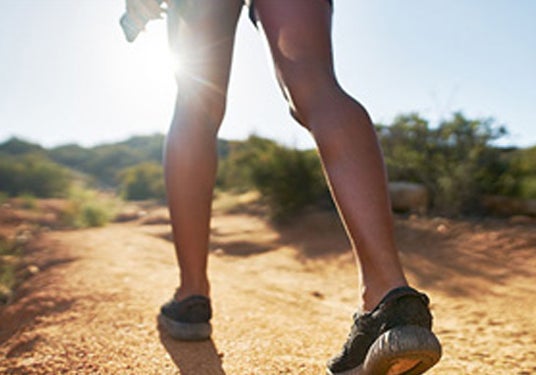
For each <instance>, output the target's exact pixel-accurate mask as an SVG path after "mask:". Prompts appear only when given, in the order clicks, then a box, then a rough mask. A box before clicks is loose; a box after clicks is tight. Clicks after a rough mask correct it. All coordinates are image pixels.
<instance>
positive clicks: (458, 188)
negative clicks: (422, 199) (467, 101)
mask: <svg viewBox="0 0 536 375" xmlns="http://www.w3.org/2000/svg"><path fill="white" fill-rule="evenodd" d="M505 133H506V131H505V129H504V128H502V127H496V126H495V125H494V122H493V120H491V119H479V120H469V119H467V118H465V117H464V116H463V115H462V114H461V113H455V114H454V115H453V117H452V118H451V119H450V120H446V121H443V122H442V123H440V124H439V126H438V127H437V128H436V129H431V128H430V127H429V125H428V122H427V121H426V120H424V119H422V118H420V117H419V116H418V115H416V114H410V115H404V116H399V117H398V118H396V119H395V121H394V122H393V124H392V125H391V126H389V127H380V128H379V134H380V140H381V143H382V147H383V150H384V155H385V160H386V165H387V169H388V172H389V176H390V179H391V180H406V181H411V182H418V183H423V184H424V185H425V186H426V187H427V188H428V190H429V191H430V193H431V196H432V206H433V207H432V208H433V209H435V210H436V211H439V212H441V213H443V214H447V215H457V214H460V213H474V212H476V211H477V210H479V209H480V207H479V201H480V200H479V197H480V196H481V195H482V194H485V193H486V194H495V193H497V192H500V191H502V190H505V183H507V182H508V179H507V178H506V171H507V164H506V163H505V162H504V160H503V158H502V156H501V151H500V150H499V149H498V148H496V147H493V146H492V145H491V142H492V141H494V140H496V139H498V138H500V137H501V136H502V135H504V134H505Z"/></svg>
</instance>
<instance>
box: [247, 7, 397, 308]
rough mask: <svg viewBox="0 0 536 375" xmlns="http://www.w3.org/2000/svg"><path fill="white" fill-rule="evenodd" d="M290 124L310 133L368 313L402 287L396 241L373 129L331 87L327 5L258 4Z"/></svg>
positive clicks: (335, 86) (357, 108) (356, 106)
mask: <svg viewBox="0 0 536 375" xmlns="http://www.w3.org/2000/svg"><path fill="white" fill-rule="evenodd" d="M255 6H256V12H257V16H258V20H259V22H260V27H261V28H262V30H263V31H264V34H265V36H266V38H267V40H268V43H269V46H270V50H271V53H272V57H273V60H274V64H275V69H276V74H277V76H278V79H279V81H280V83H281V86H282V89H283V91H284V94H285V96H286V97H287V100H288V101H289V103H290V107H291V111H292V113H293V115H294V117H295V118H296V119H297V120H298V121H299V122H300V123H301V124H302V125H303V126H305V127H306V128H307V129H309V130H310V132H311V133H312V135H313V137H314V139H315V141H316V143H317V146H318V149H319V153H320V157H321V160H322V163H323V166H324V169H325V172H326V175H327V178H328V181H329V183H330V187H331V190H332V194H333V196H334V198H335V201H336V202H337V206H338V209H339V212H340V214H341V217H342V219H343V221H344V224H345V226H346V229H347V232H348V234H349V237H350V238H351V241H352V244H353V246H354V249H355V251H356V255H357V258H358V260H359V266H360V275H361V279H362V288H363V290H362V292H363V304H364V308H365V309H372V308H373V307H375V306H376V305H377V304H378V302H380V300H381V298H382V297H383V296H385V294H386V293H387V292H388V291H390V290H392V289H393V288H396V287H399V286H405V285H407V283H406V279H405V277H404V273H403V271H402V267H401V265H400V261H399V258H398V253H397V248H396V246H395V243H394V239H393V223H392V217H391V209H390V203H389V196H388V192H387V183H386V174H385V168H384V165H383V160H382V155H381V151H380V148H379V145H378V141H377V139H376V133H375V131H374V127H373V125H372V122H371V120H370V118H369V116H368V114H367V112H366V111H365V109H364V108H363V107H362V106H361V105H360V104H359V103H358V102H356V101H355V100H354V99H352V98H351V97H350V96H348V95H347V94H346V93H345V92H344V91H343V90H342V89H341V87H340V86H339V84H338V82H337V81H336V78H335V74H334V71H333V61H332V47H331V8H330V5H329V2H328V1H327V0H292V1H289V0H256V2H255Z"/></svg>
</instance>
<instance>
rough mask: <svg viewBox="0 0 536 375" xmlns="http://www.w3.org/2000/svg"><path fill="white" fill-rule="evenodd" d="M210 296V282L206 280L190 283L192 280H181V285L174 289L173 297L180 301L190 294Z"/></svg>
mask: <svg viewBox="0 0 536 375" xmlns="http://www.w3.org/2000/svg"><path fill="white" fill-rule="evenodd" d="M194 295H198V296H205V297H209V296H210V283H209V282H208V280H207V281H204V282H199V283H192V282H184V281H182V282H181V285H180V286H179V287H178V288H177V290H176V291H175V295H174V298H175V300H177V301H182V300H183V299H185V298H187V297H190V296H194Z"/></svg>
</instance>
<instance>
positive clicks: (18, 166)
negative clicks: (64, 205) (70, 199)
mask: <svg viewBox="0 0 536 375" xmlns="http://www.w3.org/2000/svg"><path fill="white" fill-rule="evenodd" d="M70 184H71V174H70V172H69V171H68V170H67V169H65V168H64V167H62V166H60V165H58V164H56V163H54V162H52V161H50V160H49V159H47V158H45V157H43V156H42V155H37V154H28V155H23V156H18V157H14V156H9V155H4V156H1V157H0V191H3V192H5V193H7V194H9V195H11V196H17V195H20V194H31V195H34V196H36V197H39V198H49V197H62V196H65V195H66V194H67V191H68V189H69V186H70Z"/></svg>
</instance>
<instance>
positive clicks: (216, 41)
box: [168, 0, 243, 95]
mask: <svg viewBox="0 0 536 375" xmlns="http://www.w3.org/2000/svg"><path fill="white" fill-rule="evenodd" d="M242 5H243V2H242V0H172V1H170V6H169V10H168V39H169V44H170V49H171V52H172V54H173V60H174V66H175V75H176V78H177V81H178V84H179V86H180V87H179V89H183V90H187V91H190V90H194V89H195V90H201V91H204V90H205V89H208V90H209V91H212V92H216V93H218V94H223V95H225V93H226V91H227V86H228V82H229V71H230V66H231V58H232V54H233V46H234V37H235V32H236V25H237V22H238V18H239V16H240V11H241V9H242Z"/></svg>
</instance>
